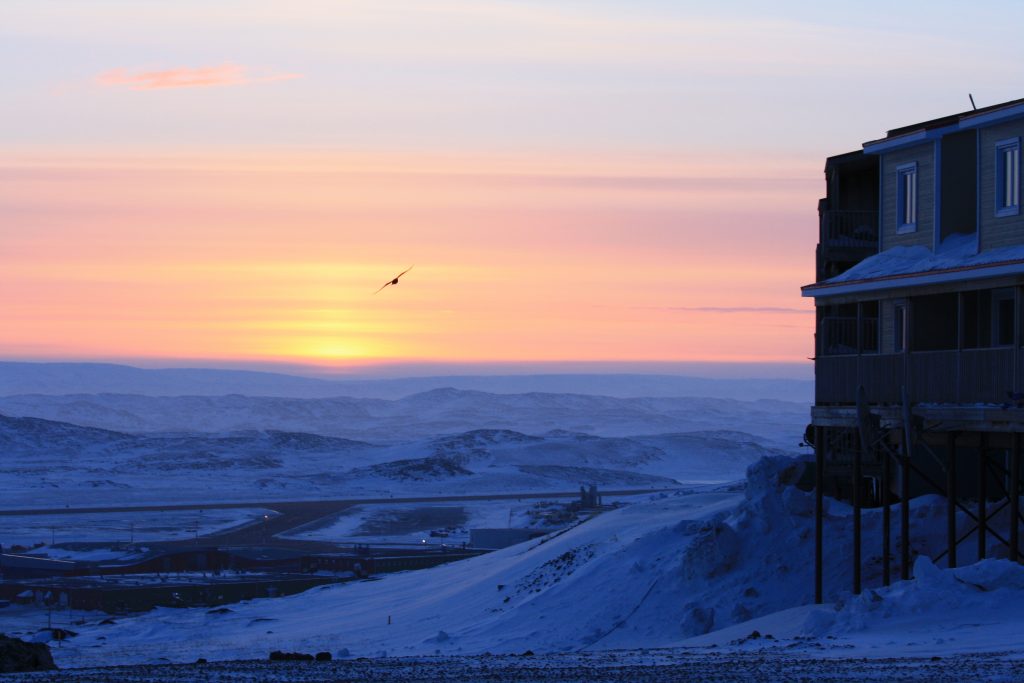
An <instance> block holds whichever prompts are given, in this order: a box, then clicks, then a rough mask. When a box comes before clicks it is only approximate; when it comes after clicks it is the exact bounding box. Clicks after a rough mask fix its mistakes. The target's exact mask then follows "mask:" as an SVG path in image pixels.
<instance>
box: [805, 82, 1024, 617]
mask: <svg viewBox="0 0 1024 683" xmlns="http://www.w3.org/2000/svg"><path fill="white" fill-rule="evenodd" d="M1022 137H1024V100H1017V101H1013V102H1007V103H1005V104H1000V105H996V106H992V107H986V108H984V109H977V110H972V111H967V112H964V113H960V114H954V115H951V116H946V117H943V118H939V119H934V120H931V121H925V122H923V123H918V124H914V125H911V126H904V127H902V128H897V129H894V130H891V131H889V132H888V134H887V135H886V136H885V137H884V138H882V139H879V140H873V141H871V142H867V143H864V145H863V149H862V150H858V151H855V152H850V153H848V154H843V155H839V156H835V157H831V158H829V159H828V160H827V162H826V166H825V174H826V180H827V197H826V198H825V199H822V200H821V202H820V204H819V213H820V238H819V244H818V252H817V281H816V282H815V283H814V284H810V285H807V286H806V287H804V288H803V294H804V296H808V297H813V298H814V300H815V307H816V312H817V326H816V334H815V353H814V361H815V405H814V408H813V409H812V422H811V428H810V429H809V432H808V439H809V441H811V442H812V443H813V445H814V447H815V454H816V461H817V469H816V477H817V482H816V483H817V486H816V489H817V493H818V506H817V522H818V524H817V541H818V542H817V552H816V582H815V584H816V597H817V599H818V600H819V601H820V600H821V597H822V585H821V581H822V579H821V566H822V563H821V558H822V552H823V551H822V547H823V545H824V544H825V543H828V542H829V541H830V539H823V538H822V520H821V510H822V507H821V496H822V495H823V494H828V495H831V496H835V497H839V498H842V499H844V500H848V501H850V502H851V503H852V504H853V508H854V522H853V528H854V539H853V540H854V543H853V557H852V558H851V561H852V562H853V563H854V581H853V584H854V585H853V589H854V591H855V592H859V591H860V589H861V566H862V565H861V560H862V558H861V538H860V521H859V520H860V510H861V508H862V507H865V506H869V507H878V506H881V507H882V508H883V513H884V515H885V523H884V525H883V529H884V536H885V538H884V539H883V546H884V547H883V548H881V549H879V550H881V553H880V554H879V555H878V556H879V557H880V558H881V561H882V562H883V565H884V566H883V567H882V571H883V573H882V577H883V579H882V580H883V582H884V583H888V580H889V575H890V569H894V568H893V567H892V564H895V565H897V566H898V568H899V572H900V574H901V576H902V577H904V578H907V577H909V573H910V564H911V561H912V558H911V545H910V538H911V536H912V534H913V529H911V528H910V522H909V514H908V512H909V510H908V501H909V500H910V499H911V498H913V497H915V496H917V495H921V494H924V493H940V494H942V495H944V496H946V497H947V502H948V518H947V526H948V529H947V542H948V543H947V548H946V550H945V552H944V553H943V555H944V557H943V558H935V559H941V561H943V562H946V563H948V564H949V566H955V565H956V562H957V557H958V554H957V551H958V549H959V550H960V551H961V554H960V556H961V557H963V556H964V552H965V550H964V548H963V545H964V541H965V539H968V540H970V541H971V542H973V543H974V544H976V547H977V555H978V557H980V558H983V557H986V556H991V555H995V554H998V555H1004V556H1007V557H1010V558H1011V559H1014V560H1016V559H1018V557H1019V551H1018V548H1019V544H1018V526H1019V524H1018V520H1019V519H1020V511H1019V505H1018V500H1019V495H1020V432H1022V431H1024V401H1022V399H1024V395H1022V394H1021V392H1022V390H1024V348H1022V341H1024V338H1022V331H1021V318H1022V315H1021V303H1022V287H1024V212H1022V211H1021V173H1020V166H1021V139H1022ZM897 502H898V503H899V504H900V508H901V509H900V512H901V514H900V520H899V523H898V524H896V525H895V526H896V535H897V536H898V539H899V540H898V546H899V552H896V553H894V552H892V550H893V549H892V547H891V545H892V544H891V543H890V541H891V540H892V539H891V538H890V535H891V534H890V531H889V529H890V526H892V525H890V518H889V512H890V507H891V506H892V505H895V504H896V503H897ZM1004 508H1009V516H1008V519H1010V520H1013V521H1012V523H1009V522H1006V523H1005V525H1004V526H1003V527H1001V528H996V526H995V525H994V524H993V523H992V522H991V520H992V519H993V515H994V513H995V511H997V509H998V511H1001V512H1003V513H1004V514H1003V517H1004V518H1006V517H1007V516H1006V515H1005V509H1004ZM958 511H959V512H958ZM965 519H966V520H967V521H968V526H969V528H965V522H964V520H965ZM873 554H874V553H873Z"/></svg>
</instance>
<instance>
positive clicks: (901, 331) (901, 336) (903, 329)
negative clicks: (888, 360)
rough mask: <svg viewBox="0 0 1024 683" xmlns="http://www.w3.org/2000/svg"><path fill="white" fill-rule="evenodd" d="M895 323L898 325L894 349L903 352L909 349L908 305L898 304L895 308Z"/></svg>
mask: <svg viewBox="0 0 1024 683" xmlns="http://www.w3.org/2000/svg"><path fill="white" fill-rule="evenodd" d="M893 316H894V323H895V327H896V330H895V331H896V343H895V348H894V351H896V352H897V353H902V352H903V351H906V350H907V306H906V304H896V306H895V307H894V308H893Z"/></svg>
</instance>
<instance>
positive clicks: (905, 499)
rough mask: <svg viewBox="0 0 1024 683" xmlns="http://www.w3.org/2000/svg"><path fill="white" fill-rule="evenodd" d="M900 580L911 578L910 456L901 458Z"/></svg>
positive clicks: (904, 455)
mask: <svg viewBox="0 0 1024 683" xmlns="http://www.w3.org/2000/svg"><path fill="white" fill-rule="evenodd" d="M900 475H901V481H900V578H901V579H902V580H904V581H906V580H908V579H909V578H910V456H909V455H907V451H906V450H905V449H904V451H903V454H902V456H901V457H900Z"/></svg>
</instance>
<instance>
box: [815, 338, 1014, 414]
mask: <svg viewBox="0 0 1024 683" xmlns="http://www.w3.org/2000/svg"><path fill="white" fill-rule="evenodd" d="M1022 368H1024V350H1021V349H1014V348H1012V347H1000V348H990V349H965V350H962V351H914V352H910V353H885V354H862V355H847V356H819V357H818V358H817V359H816V361H815V402H816V403H817V404H818V405H852V404H854V403H856V401H857V387H858V386H859V385H863V386H864V391H865V395H866V398H867V400H868V403H873V404H885V403H889V404H898V403H900V402H901V400H902V399H901V387H904V386H906V388H907V397H908V399H909V401H910V402H911V403H913V404H917V403H956V404H976V403H994V404H1005V403H1006V402H1007V401H1008V398H1007V392H1009V391H1020V389H1021V387H1022V386H1024V384H1022V381H1024V377H1022Z"/></svg>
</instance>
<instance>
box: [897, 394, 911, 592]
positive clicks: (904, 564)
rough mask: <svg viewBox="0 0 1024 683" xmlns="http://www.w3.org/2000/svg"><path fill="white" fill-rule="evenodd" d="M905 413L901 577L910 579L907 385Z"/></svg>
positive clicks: (904, 398)
mask: <svg viewBox="0 0 1024 683" xmlns="http://www.w3.org/2000/svg"><path fill="white" fill-rule="evenodd" d="M900 395H901V399H902V403H903V405H902V410H901V412H902V415H903V439H902V441H903V448H901V449H900V451H902V454H901V457H900V474H901V477H900V578H901V579H902V580H904V581H907V580H908V579H910V456H911V448H912V447H913V446H912V444H913V440H912V438H911V437H912V434H913V429H914V427H913V425H912V424H911V419H912V416H911V413H910V400H909V398H908V397H907V387H906V386H905V385H904V386H902V387H900Z"/></svg>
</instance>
